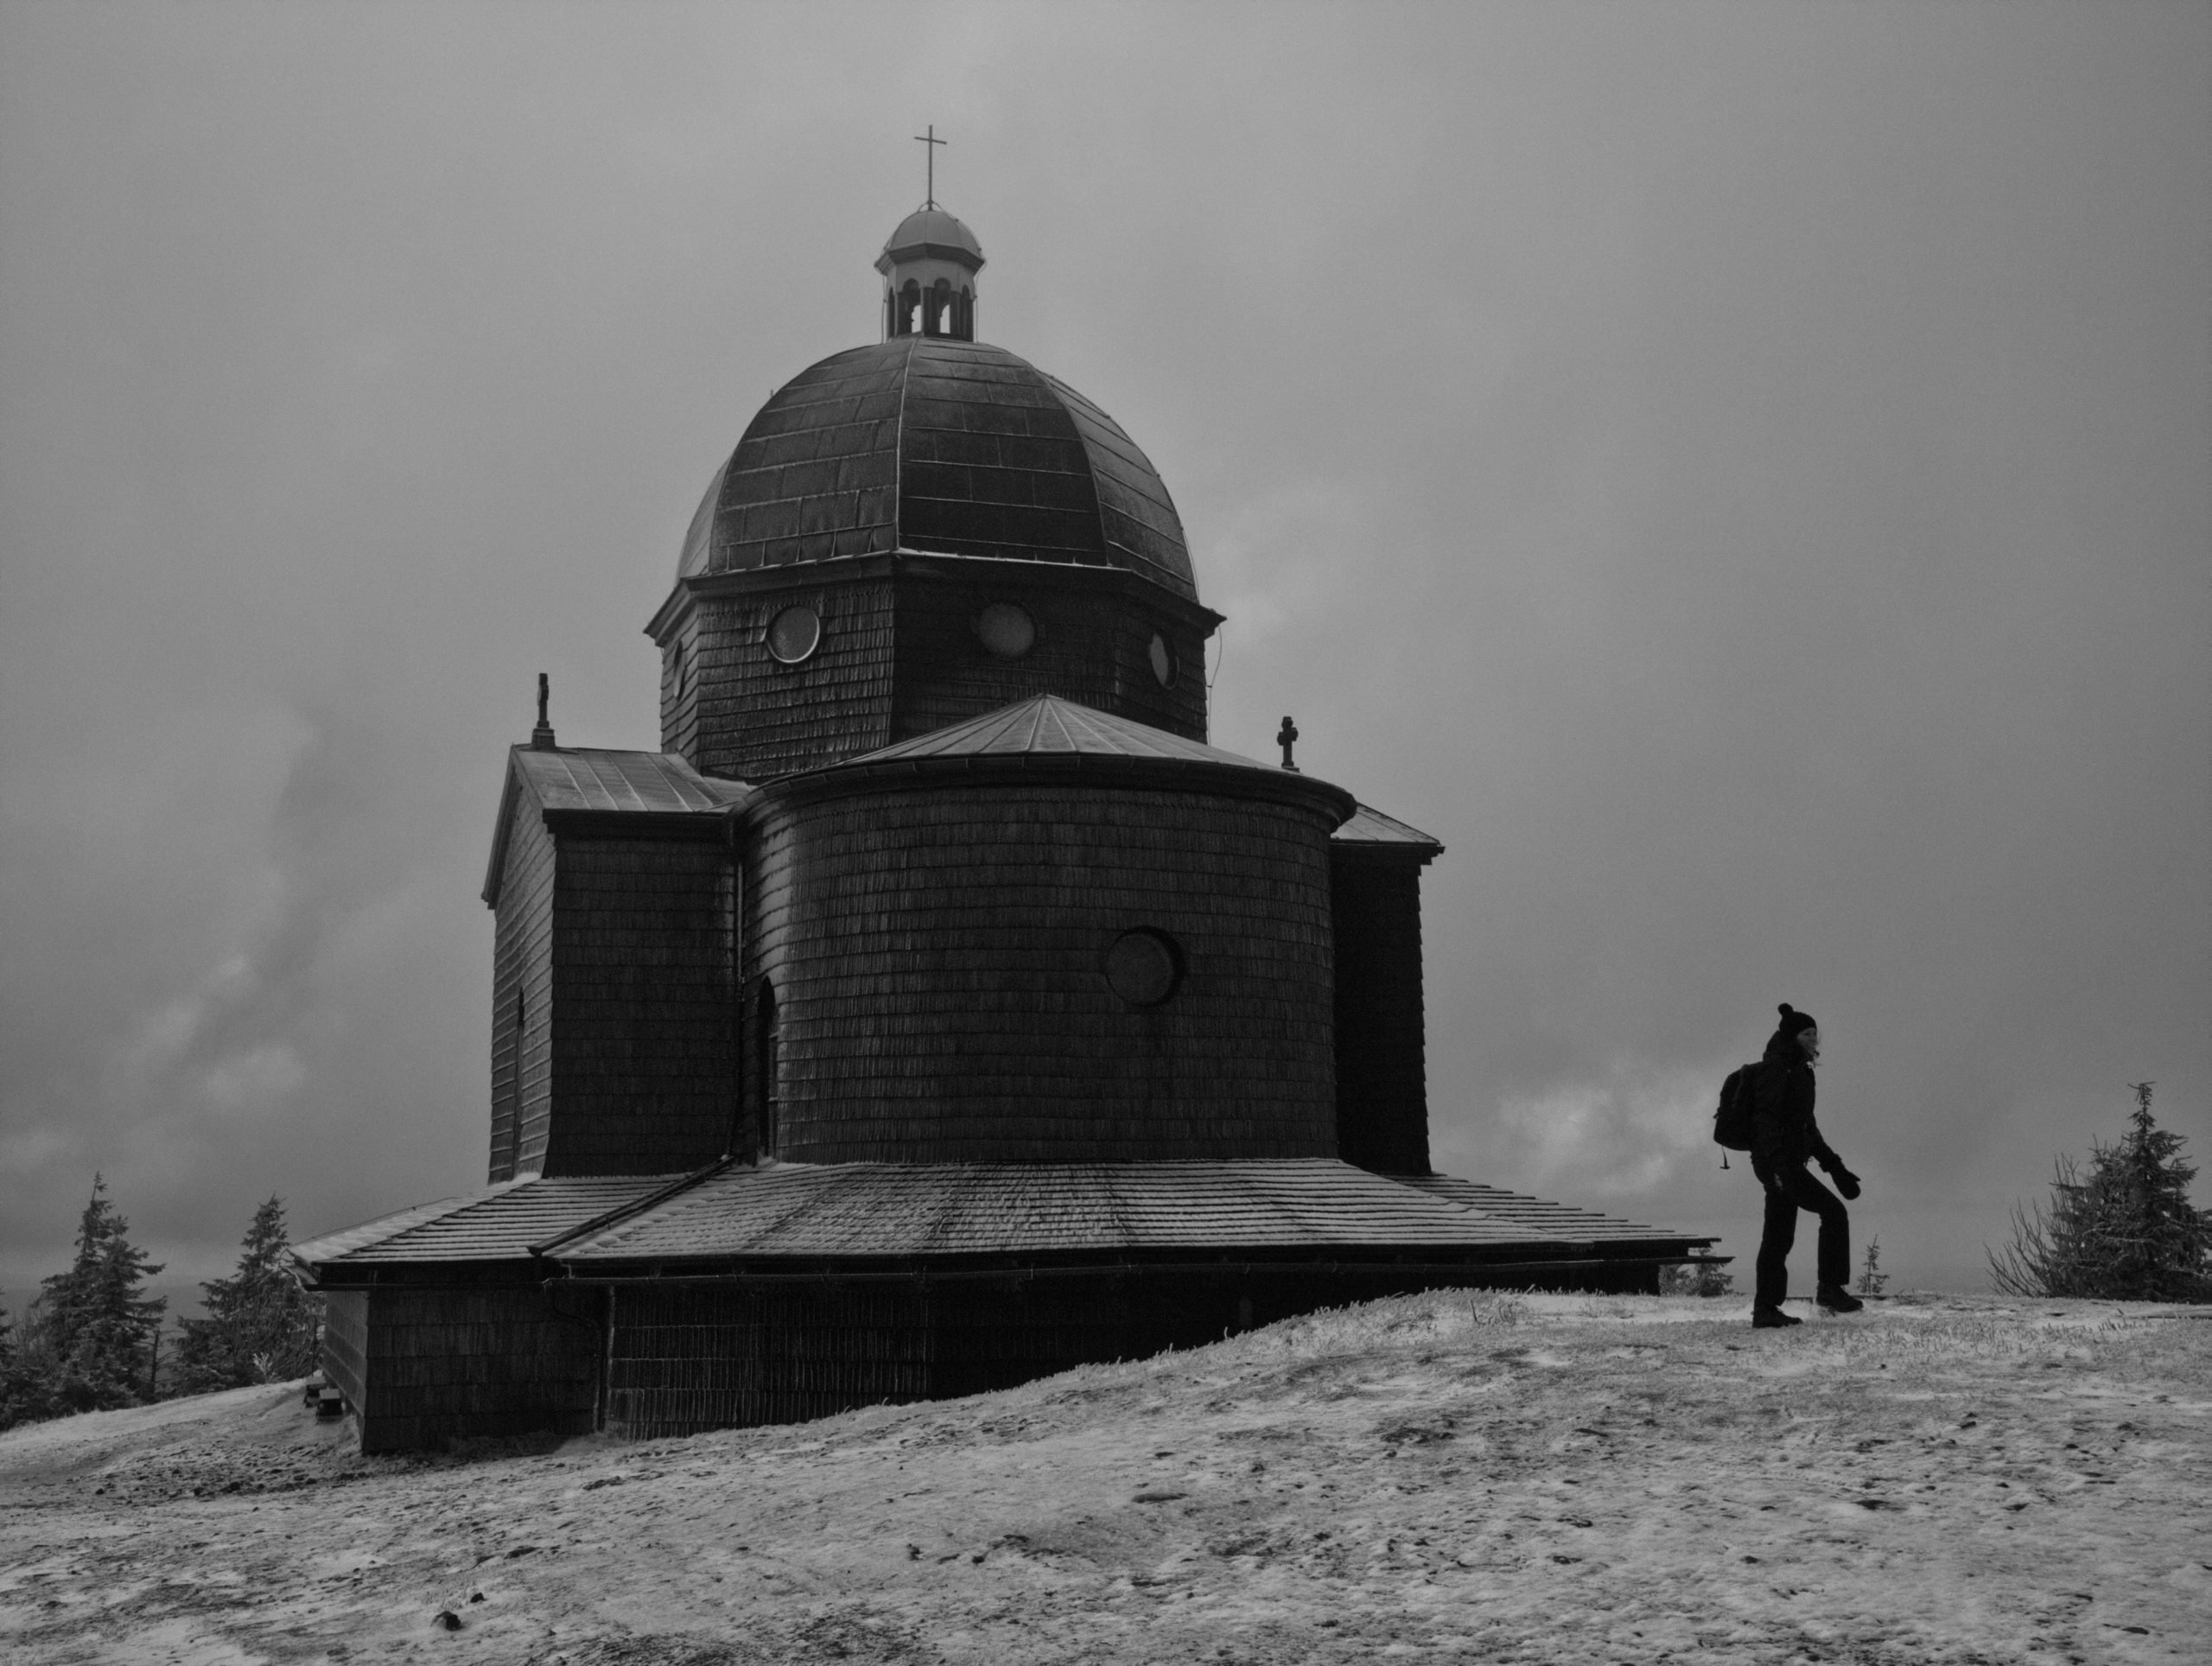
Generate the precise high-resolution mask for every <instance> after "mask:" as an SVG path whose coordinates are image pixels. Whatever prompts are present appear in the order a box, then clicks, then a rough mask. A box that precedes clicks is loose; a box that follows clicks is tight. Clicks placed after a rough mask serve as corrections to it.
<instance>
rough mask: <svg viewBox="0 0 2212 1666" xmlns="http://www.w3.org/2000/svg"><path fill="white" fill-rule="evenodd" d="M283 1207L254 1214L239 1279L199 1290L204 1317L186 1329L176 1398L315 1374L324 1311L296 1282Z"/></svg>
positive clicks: (272, 1205) (275, 1204) (274, 1203)
mask: <svg viewBox="0 0 2212 1666" xmlns="http://www.w3.org/2000/svg"><path fill="white" fill-rule="evenodd" d="M291 1248H292V1241H291V1234H290V1232H289V1230H287V1228H286V1226H285V1224H284V1205H283V1200H282V1199H277V1198H271V1199H269V1201H268V1202H266V1203H264V1204H263V1205H261V1207H260V1208H258V1209H257V1210H255V1211H253V1220H252V1222H251V1224H249V1225H248V1226H247V1228H246V1230H245V1243H243V1244H242V1245H241V1246H240V1248H239V1250H238V1271H237V1272H235V1273H233V1274H232V1275H231V1276H230V1277H229V1278H224V1279H216V1280H213V1281H211V1282H209V1283H206V1284H203V1285H201V1286H200V1295H201V1299H202V1300H203V1301H204V1302H205V1304H206V1306H207V1315H206V1317H205V1318H201V1319H186V1320H184V1321H183V1325H182V1327H181V1328H182V1330H183V1332H184V1337H183V1342H182V1345H181V1348H180V1350H179V1352H178V1370H177V1381H176V1390H177V1392H179V1393H181V1394H206V1393H210V1392H212V1391H213V1390H215V1389H242V1388H246V1387H249V1386H251V1384H253V1383H283V1382H289V1380H291V1379H292V1378H293V1377H304V1376H306V1375H307V1374H308V1372H309V1371H311V1370H314V1369H315V1349H316V1337H317V1330H318V1326H319V1323H320V1320H321V1312H320V1308H321V1303H320V1302H318V1301H317V1300H315V1299H314V1298H313V1297H310V1296H309V1295H308V1294H307V1293H306V1292H305V1291H304V1290H302V1288H300V1282H299V1281H298V1280H297V1279H296V1278H295V1277H294V1276H293V1275H292V1265H291Z"/></svg>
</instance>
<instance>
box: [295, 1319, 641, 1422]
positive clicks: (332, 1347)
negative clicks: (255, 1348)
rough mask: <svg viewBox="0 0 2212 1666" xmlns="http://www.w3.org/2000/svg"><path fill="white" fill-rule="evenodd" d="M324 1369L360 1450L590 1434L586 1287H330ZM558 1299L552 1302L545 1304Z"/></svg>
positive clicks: (592, 1349) (592, 1369) (594, 1340)
mask: <svg viewBox="0 0 2212 1666" xmlns="http://www.w3.org/2000/svg"><path fill="white" fill-rule="evenodd" d="M328 1300H329V1310H330V1312H331V1313H333V1314H334V1315H336V1316H337V1322H336V1323H334V1324H333V1325H331V1326H329V1327H328V1328H327V1329H326V1332H325V1335H324V1345H323V1362H324V1368H325V1369H326V1370H327V1371H328V1372H329V1373H330V1378H331V1382H332V1383H333V1384H334V1385H335V1386H336V1387H337V1388H338V1389H339V1390H340V1392H341V1393H343V1394H344V1395H345V1396H346V1403H347V1404H348V1405H349V1406H350V1407H352V1408H353V1413H354V1415H355V1416H356V1417H357V1418H358V1420H359V1425H360V1431H361V1450H362V1451H364V1452H407V1451H421V1450H424V1449H431V1448H435V1447H441V1446H443V1445H445V1444H446V1443H447V1442H448V1441H451V1440H470V1439H481V1438H485V1437H505V1436H511V1435H518V1434H535V1433H539V1432H547V1433H552V1434H588V1433H589V1432H590V1430H591V1428H592V1426H593V1422H594V1417H595V1410H596V1405H597V1396H598V1389H599V1358H600V1355H599V1347H600V1324H599V1313H598V1308H597V1301H598V1298H597V1296H596V1293H591V1292H584V1291H579V1290H576V1289H574V1288H562V1289H560V1290H559V1291H557V1293H556V1294H552V1295H549V1294H548V1293H547V1291H546V1290H545V1289H544V1288H543V1287H541V1286H539V1285H537V1284H528V1285H521V1286H497V1285H493V1286H484V1287H480V1288H473V1289H423V1288H410V1287H392V1288H377V1289H367V1290H359V1289H356V1290H334V1291H332V1292H330V1293H329V1297H328ZM556 1303H557V1304H559V1305H556Z"/></svg>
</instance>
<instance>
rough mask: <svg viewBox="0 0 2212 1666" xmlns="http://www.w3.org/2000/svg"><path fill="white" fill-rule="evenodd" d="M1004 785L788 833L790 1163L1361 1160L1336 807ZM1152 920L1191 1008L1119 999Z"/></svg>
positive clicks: (859, 811)
mask: <svg viewBox="0 0 2212 1666" xmlns="http://www.w3.org/2000/svg"><path fill="white" fill-rule="evenodd" d="M1003 781H1004V778H1003V777H1001V780H1000V781H999V782H988V783H987V782H985V781H983V780H981V779H970V778H966V777H962V776H950V777H944V778H940V779H938V780H937V781H932V782H931V783H929V784H927V785H921V784H917V785H912V786H908V787H904V788H898V787H893V788H885V789H875V790H868V791H862V792H854V793H850V794H847V795H842V796H838V797H835V798H823V799H819V800H815V801H812V802H804V801H803V802H799V803H797V804H784V805H779V806H778V807H776V808H775V809H774V810H772V811H770V812H768V813H766V815H764V816H763V817H762V818H761V820H760V823H759V824H758V827H757V829H756V831H755V834H754V843H753V846H752V849H751V854H750V855H749V856H748V859H747V874H748V876H749V884H748V902H749V904H750V909H749V914H750V919H749V920H748V928H747V933H746V936H747V951H748V955H749V959H748V963H747V976H748V980H753V979H757V978H758V977H760V976H768V977H770V978H771V979H772V980H773V981H774V982H775V988H776V997H777V1003H778V1008H779V1017H780V1030H781V1046H780V1061H779V1062H780V1069H779V1075H780V1099H781V1104H780V1108H779V1122H780V1129H781V1137H780V1139H779V1143H778V1147H777V1152H776V1154H778V1155H780V1156H782V1157H785V1158H787V1159H795V1160H802V1161H808V1162H849V1161H868V1160H874V1161H892V1162H899V1161H905V1162H944V1161H1017V1162H1019V1161H1052V1162H1086V1161H1124V1160H1147V1159H1160V1158H1211V1157H1327V1156H1333V1155H1335V1154H1336V1087H1335V1077H1334V1065H1333V1054H1332V1042H1331V1029H1332V1004H1331V1002H1332V944H1331V919H1330V907H1331V905H1330V893H1329V861H1328V855H1327V843H1328V833H1329V830H1330V827H1329V823H1328V820H1327V818H1326V817H1325V813H1324V812H1323V811H1319V810H1318V809H1313V808H1306V807H1301V806H1299V805H1295V804H1281V803H1268V802H1262V801H1255V800H1252V799H1246V798H1233V797H1230V796H1228V795H1226V794H1223V795H1220V796H1216V795H1214V794H1211V793H1207V792H1169V791H1164V790H1143V789H1138V788H1134V787H1130V788H1117V787H1112V786H1108V785H1100V784H1096V783H1093V782H1089V781H1076V780H1070V781H1067V782H1065V784H1061V783H1059V782H1057V781H1054V780H1050V779H1040V780H1039V781H1038V782H1037V783H1036V784H1034V785H1027V784H1001V783H1003ZM1137 927H1150V928H1153V929H1154V930H1158V931H1161V932H1166V933H1167V934H1168V935H1169V936H1170V937H1171V938H1173V939H1174V940H1175V941H1176V942H1177V943H1178V944H1179V945H1180V948H1181V951H1182V953H1183V956H1184V958H1185V975H1184V977H1183V981H1182V983H1181V986H1180V988H1179V989H1178V990H1177V992H1176V993H1175V995H1173V998H1171V999H1170V1000H1169V1001H1167V1002H1166V1003H1165V1004H1164V1005H1160V1006H1157V1007H1152V1008H1135V1007H1131V1006H1129V1005H1128V1004H1127V1003H1125V1002H1123V1001H1122V1000H1121V999H1119V998H1118V997H1117V996H1116V995H1115V994H1114V992H1113V991H1112V990H1111V989H1109V986H1108V984H1107V982H1106V979H1105V975H1104V970H1103V958H1104V955H1105V952H1106V950H1107V948H1108V946H1109V944H1111V943H1112V942H1113V940H1114V939H1115V938H1116V937H1117V936H1119V935H1120V934H1121V933H1122V932H1127V931H1129V930H1131V929H1134V928H1137ZM754 987H755V985H754V984H753V982H750V981H748V985H747V989H748V996H749V995H750V992H751V990H752V989H753V988H754Z"/></svg>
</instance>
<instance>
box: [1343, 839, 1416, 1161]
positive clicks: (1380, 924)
mask: <svg viewBox="0 0 2212 1666" xmlns="http://www.w3.org/2000/svg"><path fill="white" fill-rule="evenodd" d="M1331 858H1332V860H1331V862H1330V893H1331V896H1332V908H1333V912H1334V914H1335V919H1336V1037H1337V1046H1336V1065H1337V1153H1338V1155H1339V1156H1341V1157H1342V1158H1343V1159H1344V1160H1345V1161H1346V1162H1348V1163H1357V1164H1358V1165H1359V1166H1360V1167H1362V1168H1368V1169H1373V1170H1374V1171H1376V1173H1383V1174H1426V1173H1428V1172H1429V1167H1428V1084H1427V1071H1426V1066H1425V1063H1424V1059H1423V1057H1422V1054H1423V1047H1424V1042H1425V1036H1424V1023H1423V1018H1422V1011H1421V862H1420V860H1419V859H1418V858H1407V857H1404V856H1395V855H1385V854H1379V853H1376V852H1371V851H1362V850H1357V849H1354V850H1346V849H1343V848H1342V847H1338V848H1337V849H1332V852H1331Z"/></svg>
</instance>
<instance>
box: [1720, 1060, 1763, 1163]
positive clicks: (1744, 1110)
mask: <svg viewBox="0 0 2212 1666" xmlns="http://www.w3.org/2000/svg"><path fill="white" fill-rule="evenodd" d="M1758 1079H1759V1067H1758V1063H1757V1062H1756V1061H1754V1062H1753V1063H1751V1064H1748V1065H1738V1066H1737V1067H1736V1068H1735V1069H1734V1070H1732V1071H1729V1072H1728V1079H1727V1080H1726V1081H1725V1082H1723V1083H1722V1084H1720V1109H1719V1110H1716V1111H1714V1112H1713V1143H1714V1144H1715V1145H1717V1146H1719V1147H1720V1148H1721V1155H1720V1166H1721V1167H1723V1168H1726V1167H1728V1153H1729V1152H1731V1151H1749V1150H1750V1149H1751V1110H1752V1105H1753V1103H1754V1102H1755V1101H1756V1100H1757V1098H1758Z"/></svg>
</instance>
